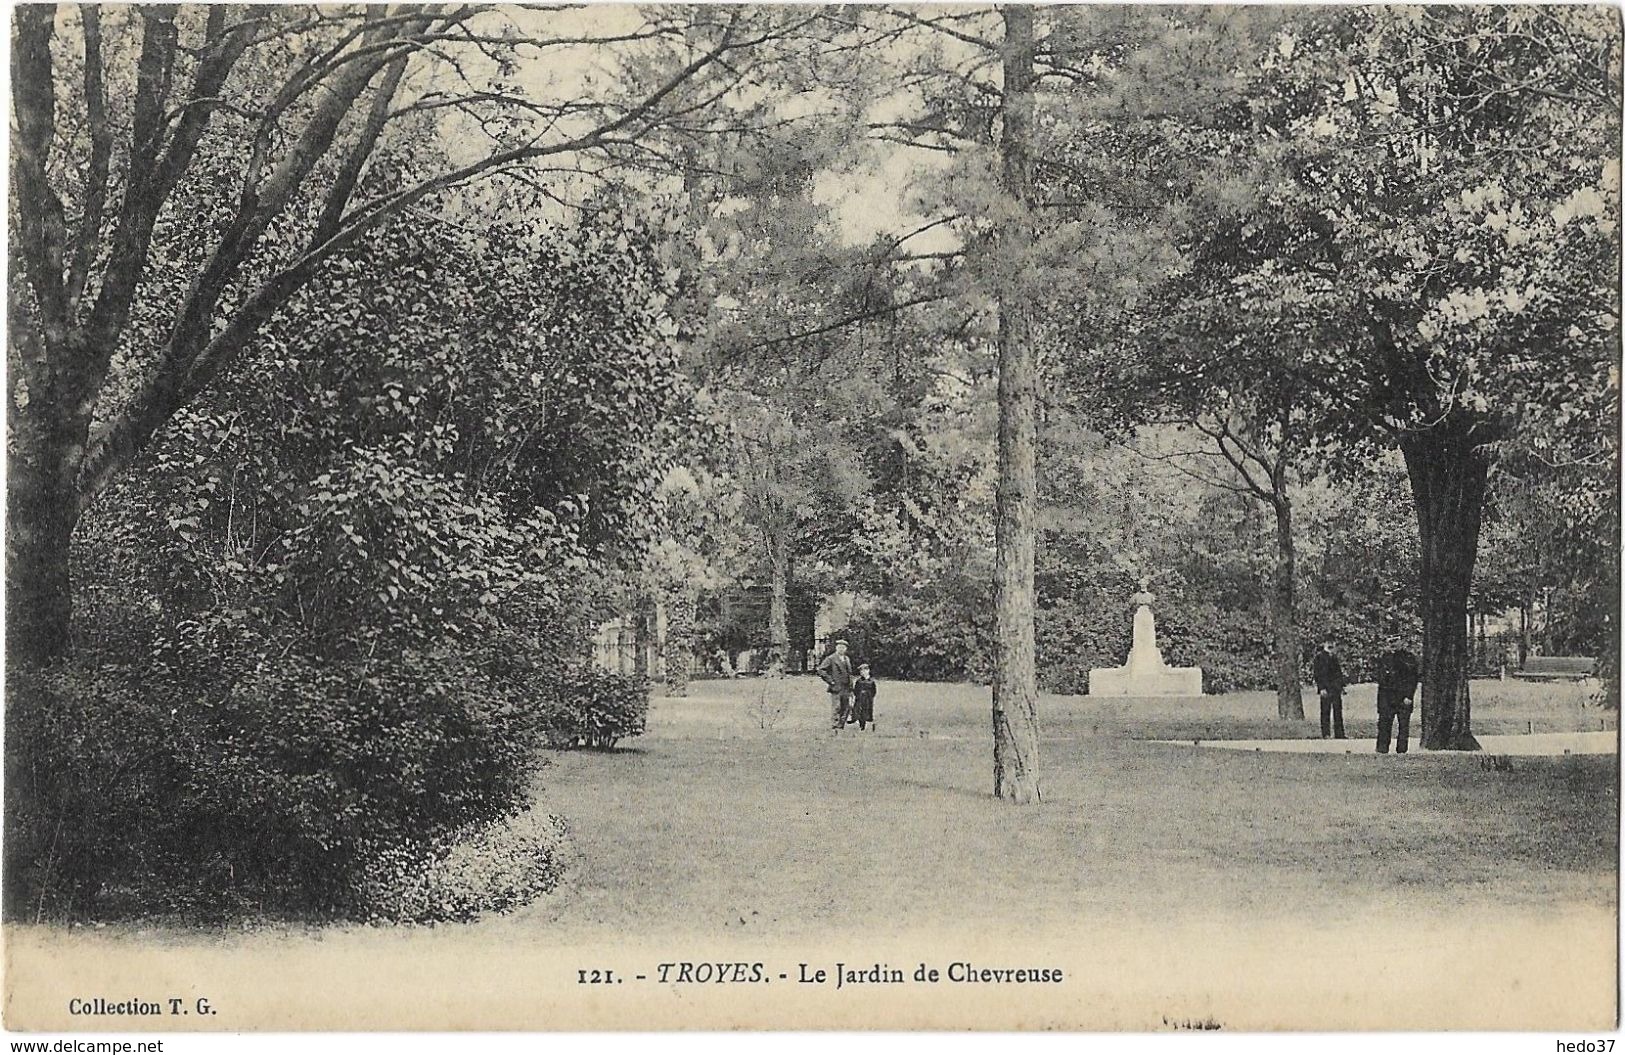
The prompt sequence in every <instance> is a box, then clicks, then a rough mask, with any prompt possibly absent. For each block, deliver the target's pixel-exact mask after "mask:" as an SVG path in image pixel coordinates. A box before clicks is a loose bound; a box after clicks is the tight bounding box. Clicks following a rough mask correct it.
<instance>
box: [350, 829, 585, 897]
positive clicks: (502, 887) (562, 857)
mask: <svg viewBox="0 0 1625 1055" xmlns="http://www.w3.org/2000/svg"><path fill="white" fill-rule="evenodd" d="M568 837H569V829H568V827H567V826H566V825H565V823H564V822H563V821H562V820H560V819H559V818H558V817H555V816H552V815H550V814H547V813H543V812H542V811H540V810H534V809H532V810H526V811H525V812H523V813H520V814H517V815H515V816H512V817H505V818H503V819H501V820H498V821H495V822H492V823H490V824H487V825H484V826H483V827H479V828H475V829H471V830H470V831H468V832H466V833H463V834H462V836H461V837H459V838H455V839H449V840H444V841H443V842H442V843H441V844H440V845H439V846H437V847H430V846H425V845H423V844H413V845H410V846H402V847H397V848H395V849H392V850H390V851H388V852H386V853H381V854H379V855H377V856H376V857H375V858H373V859H372V860H370V861H369V862H368V863H367V866H366V868H365V869H364V870H363V872H362V874H361V877H360V882H359V883H358V890H357V895H358V896H357V900H358V902H359V903H361V904H365V905H368V906H371V911H370V912H369V918H370V919H372V920H375V921H379V922H412V923H433V922H442V921H467V920H472V919H474V918H476V917H478V916H480V915H481V914H483V913H487V912H505V911H507V910H509V909H512V908H517V907H518V906H520V905H524V904H526V903H528V902H530V901H531V900H533V899H534V898H536V897H537V896H538V895H540V894H543V893H546V892H547V891H548V890H551V889H552V888H553V887H554V886H555V885H556V884H557V883H558V880H559V877H560V876H561V875H562V874H563V872H564V869H565V866H566V863H567V861H568V859H569V855H568V851H567V841H568Z"/></svg>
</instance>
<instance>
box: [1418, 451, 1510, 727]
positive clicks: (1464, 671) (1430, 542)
mask: <svg viewBox="0 0 1625 1055" xmlns="http://www.w3.org/2000/svg"><path fill="white" fill-rule="evenodd" d="M1401 448H1402V449H1403V451H1404V454H1405V467H1406V470H1407V471H1408V472H1409V474H1410V480H1411V495H1412V497H1413V498H1414V500H1415V502H1416V516H1417V527H1418V533H1419V536H1420V541H1421V548H1422V569H1421V582H1420V587H1421V592H1422V597H1421V608H1422V746H1423V747H1425V748H1428V749H1430V750H1435V751H1439V750H1456V751H1476V750H1478V747H1479V744H1478V741H1477V740H1476V739H1474V738H1473V730H1472V701H1471V696H1470V693H1469V691H1468V682H1467V675H1468V661H1469V646H1468V636H1467V600H1468V594H1469V591H1470V590H1471V588H1472V583H1473V563H1474V561H1475V560H1476V558H1477V556H1478V532H1479V527H1480V524H1481V523H1482V519H1483V513H1484V492H1485V485H1486V481H1487V479H1488V476H1489V459H1488V458H1487V457H1486V456H1485V454H1484V452H1483V450H1482V448H1480V447H1479V446H1478V445H1477V444H1476V443H1475V442H1474V441H1473V439H1472V438H1471V436H1470V435H1468V434H1467V430H1466V429H1465V428H1462V427H1459V426H1458V427H1455V428H1448V427H1440V428H1436V429H1433V430H1429V431H1427V432H1416V433H1411V434H1410V435H1408V436H1407V437H1406V438H1405V440H1404V442H1403V443H1402V444H1401Z"/></svg>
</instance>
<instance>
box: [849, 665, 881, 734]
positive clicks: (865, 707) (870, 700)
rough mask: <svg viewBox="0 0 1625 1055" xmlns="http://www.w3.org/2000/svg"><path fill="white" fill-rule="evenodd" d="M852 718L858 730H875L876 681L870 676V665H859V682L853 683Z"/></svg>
mask: <svg viewBox="0 0 1625 1055" xmlns="http://www.w3.org/2000/svg"><path fill="white" fill-rule="evenodd" d="M852 717H853V718H855V719H856V720H857V723H858V730H859V731H860V732H861V731H863V730H864V729H866V728H867V729H873V728H874V725H875V679H873V678H871V677H870V676H869V664H867V663H860V664H858V680H857V681H855V682H853V683H852Z"/></svg>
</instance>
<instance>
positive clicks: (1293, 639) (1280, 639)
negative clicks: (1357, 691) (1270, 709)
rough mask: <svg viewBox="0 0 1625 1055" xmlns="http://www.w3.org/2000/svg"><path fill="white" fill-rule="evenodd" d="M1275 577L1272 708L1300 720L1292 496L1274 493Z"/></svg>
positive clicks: (1296, 562) (1296, 588)
mask: <svg viewBox="0 0 1625 1055" xmlns="http://www.w3.org/2000/svg"><path fill="white" fill-rule="evenodd" d="M1274 505H1275V577H1274V581H1273V582H1272V583H1271V584H1270V586H1271V589H1270V623H1271V626H1272V628H1273V629H1274V631H1275V712H1276V714H1277V715H1279V716H1280V717H1281V718H1288V719H1295V720H1298V721H1302V720H1303V673H1302V671H1301V670H1299V667H1298V663H1299V644H1298V596H1297V594H1298V587H1297V578H1298V554H1297V548H1296V544H1295V543H1294V542H1293V540H1292V499H1291V498H1290V497H1288V496H1287V495H1286V494H1285V493H1278V494H1277V495H1276V496H1275V502H1274Z"/></svg>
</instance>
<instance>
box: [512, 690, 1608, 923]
mask: <svg viewBox="0 0 1625 1055" xmlns="http://www.w3.org/2000/svg"><path fill="white" fill-rule="evenodd" d="M765 684H766V683H764V682H762V681H758V680H752V679H740V680H737V681H731V682H724V681H710V682H698V683H696V684H695V685H694V692H693V694H692V695H691V696H690V697H688V698H686V699H677V700H670V699H657V700H656V701H655V702H654V705H653V707H652V708H651V713H650V722H649V732H648V734H647V735H645V736H644V737H642V738H640V739H638V740H636V741H633V742H632V744H631V746H629V747H628V749H626V750H622V751H618V752H614V753H610V754H593V753H560V754H556V755H554V756H553V764H552V765H551V766H550V767H548V768H547V769H546V770H544V771H543V773H542V774H541V776H540V778H539V783H540V786H541V790H540V794H541V796H542V800H543V802H544V803H545V804H546V805H547V807H548V808H549V809H552V810H555V811H557V812H560V813H562V814H564V815H565V816H566V817H567V818H568V819H569V820H570V821H571V823H572V824H573V826H574V827H575V829H576V831H577V841H578V844H579V846H580V849H581V853H582V859H581V861H580V863H579V866H578V868H577V869H576V871H575V873H574V874H573V875H572V877H571V878H570V880H569V881H568V887H567V889H565V890H564V891H561V892H560V893H559V894H556V895H554V896H551V897H549V898H547V899H544V901H543V902H541V903H539V904H537V905H535V906H532V907H531V908H529V909H527V910H525V911H524V912H522V913H520V914H519V916H518V917H516V918H515V919H514V920H513V921H512V924H513V925H516V926H523V925H529V924H534V925H542V926H547V927H557V928H562V929H563V930H564V931H566V932H569V933H574V934H593V933H594V932H598V933H628V932H633V933H640V934H649V933H663V932H671V933H681V934H685V935H690V936H692V935H695V934H702V935H722V934H726V933H730V932H733V933H737V932H739V931H742V930H743V931H749V932H753V933H763V934H771V935H795V934H804V933H816V934H827V933H830V932H832V931H851V932H856V933H864V934H877V933H887V932H897V931H900V930H908V929H910V928H916V927H919V926H922V925H925V926H949V927H953V926H956V925H959V924H971V925H974V926H975V927H978V928H989V927H998V928H1008V929H1013V930H1018V931H1033V932H1035V933H1052V932H1054V930H1055V929H1056V928H1057V927H1071V926H1075V925H1077V924H1078V923H1079V921H1087V920H1091V919H1096V920H1099V919H1113V920H1124V921H1130V920H1139V921H1161V920H1169V919H1180V918H1184V919H1192V920H1207V919H1213V918H1215V917H1230V918H1234V919H1237V920H1247V921H1259V920H1266V919H1271V918H1274V919H1279V920H1281V921H1283V922H1287V921H1291V920H1294V919H1298V920H1301V919H1304V918H1306V917H1309V918H1313V919H1315V920H1319V921H1323V922H1334V921H1342V922H1346V923H1353V922H1355V921H1359V920H1367V919H1371V918H1373V916H1374V915H1375V916H1380V917H1385V918H1391V919H1406V918H1416V917H1427V916H1430V915H1440V916H1443V915H1446V914H1451V915H1453V916H1454V917H1455V918H1471V917H1472V916H1473V915H1474V914H1486V915H1489V916H1494V915H1496V914H1500V913H1505V912H1508V911H1512V910H1528V911H1531V912H1535V913H1539V912H1543V911H1548V910H1553V909H1567V908H1572V907H1575V906H1585V907H1593V908H1596V909H1599V910H1604V911H1612V909H1613V907H1614V905H1615V900H1616V898H1615V888H1616V862H1617V859H1618V830H1619V822H1618V795H1617V789H1618V758H1617V755H1614V756H1591V757H1580V756H1575V757H1557V758H1518V759H1515V760H1513V766H1512V768H1511V769H1510V770H1506V769H1502V770H1496V769H1489V768H1486V767H1485V766H1484V765H1483V764H1482V762H1481V760H1480V758H1478V757H1471V756H1427V755H1424V754H1420V753H1413V754H1412V755H1410V756H1407V757H1398V756H1384V757H1375V756H1369V755H1365V756H1361V755H1351V756H1344V755H1286V754H1278V753H1268V752H1266V753H1250V752H1229V751H1214V750H1209V749H1205V748H1193V747H1191V746H1189V745H1174V744H1160V743H1154V742H1151V741H1152V740H1155V739H1161V738H1170V739H1176V738H1181V737H1183V738H1187V739H1189V738H1193V737H1203V738H1208V739H1213V738H1244V737H1245V738H1269V737H1302V736H1310V735H1315V734H1316V732H1318V730H1317V729H1316V728H1315V723H1310V722H1304V723H1297V722H1282V721H1279V720H1276V719H1274V718H1272V717H1270V716H1271V715H1272V714H1273V712H1274V708H1275V703H1274V697H1273V695H1272V694H1268V693H1235V694H1229V695H1225V696H1218V697H1207V698H1204V699H1201V700H1139V701H1125V700H1110V701H1108V700H1091V699H1089V698H1087V697H1046V698H1045V699H1044V701H1043V703H1042V713H1043V723H1044V745H1043V750H1042V770H1041V772H1042V779H1043V788H1044V799H1045V801H1044V802H1043V804H1042V805H1040V806H1038V807H1036V808H1016V807H1011V806H1008V805H1006V804H1004V803H1001V802H998V801H996V800H994V799H992V798H991V796H990V794H989V789H990V784H991V766H992V759H991V734H990V732H989V725H990V723H989V720H988V717H987V711H988V696H987V691H986V690H985V689H983V688H979V687H975V686H965V685H926V684H901V683H891V684H886V685H883V687H882V690H881V696H880V699H879V701H878V703H877V708H876V710H877V716H878V718H879V721H880V729H879V731H878V732H871V733H859V732H857V731H856V730H855V729H848V730H846V731H843V732H842V733H840V734H834V733H832V732H831V731H830V730H829V729H828V727H827V726H828V711H827V702H826V697H825V696H824V694H823V693H822V692H821V691H819V689H820V688H821V686H819V684H818V683H817V682H815V681H812V680H810V679H789V680H788V681H787V682H786V683H784V684H785V685H786V686H787V688H788V693H787V696H788V699H787V706H786V708H785V711H784V713H783V714H782V716H781V717H779V718H778V719H777V720H776V721H771V720H770V721H768V722H764V721H762V720H761V719H760V717H759V714H760V708H759V707H758V706H757V705H756V704H755V697H757V696H758V695H759V694H760V692H761V691H762V689H763V686H764V685H765ZM1367 690H1369V686H1367V687H1355V688H1353V689H1351V690H1350V692H1349V696H1348V701H1347V703H1346V705H1345V711H1346V715H1347V717H1348V732H1349V735H1350V736H1351V737H1366V736H1374V735H1375V732H1374V730H1375V706H1374V704H1373V703H1370V701H1369V700H1367V699H1366V697H1368V696H1373V698H1374V694H1373V693H1372V692H1370V691H1367ZM1584 696H1585V693H1584V691H1583V690H1581V689H1579V688H1577V687H1575V686H1562V685H1559V686H1548V685H1526V684H1519V683H1510V684H1501V683H1488V682H1486V683H1480V684H1477V685H1475V686H1474V700H1475V703H1474V710H1475V727H1476V728H1478V729H1479V730H1480V731H1483V732H1491V731H1498V732H1514V731H1516V732H1523V731H1525V730H1527V729H1529V728H1531V727H1533V728H1534V729H1535V730H1537V731H1563V730H1573V729H1588V728H1589V729H1596V728H1598V727H1599V723H1602V724H1606V725H1608V727H1610V728H1612V727H1614V722H1613V716H1611V715H1610V716H1608V717H1607V718H1602V717H1600V715H1601V712H1599V711H1597V710H1596V709H1595V708H1591V707H1587V706H1585V705H1584ZM1308 703H1309V704H1310V705H1311V706H1313V705H1314V703H1315V700H1314V696H1313V694H1312V693H1311V694H1309V696H1308ZM1368 710H1369V711H1370V712H1371V713H1369V714H1367V713H1366V712H1367V711H1368ZM764 725H771V726H772V727H771V728H764V727H763V726H764Z"/></svg>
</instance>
